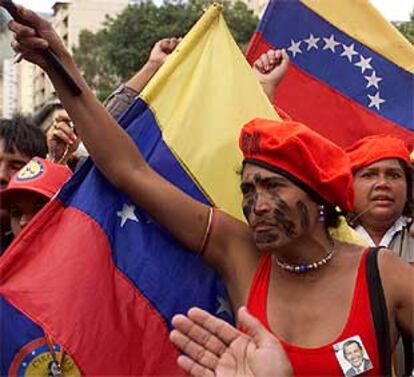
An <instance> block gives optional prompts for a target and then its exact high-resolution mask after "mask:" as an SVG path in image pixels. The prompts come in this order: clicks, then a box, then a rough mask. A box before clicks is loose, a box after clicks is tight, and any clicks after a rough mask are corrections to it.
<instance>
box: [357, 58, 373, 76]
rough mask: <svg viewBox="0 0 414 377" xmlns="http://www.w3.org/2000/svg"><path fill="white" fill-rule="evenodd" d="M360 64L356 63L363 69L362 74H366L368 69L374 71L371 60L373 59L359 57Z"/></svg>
mask: <svg viewBox="0 0 414 377" xmlns="http://www.w3.org/2000/svg"><path fill="white" fill-rule="evenodd" d="M359 59H360V60H359V62H358V63H355V65H356V66H357V67H360V68H361V73H364V72H365V71H366V70H367V69H372V66H371V63H370V62H371V60H372V58H367V59H365V58H364V57H363V56H362V55H359Z"/></svg>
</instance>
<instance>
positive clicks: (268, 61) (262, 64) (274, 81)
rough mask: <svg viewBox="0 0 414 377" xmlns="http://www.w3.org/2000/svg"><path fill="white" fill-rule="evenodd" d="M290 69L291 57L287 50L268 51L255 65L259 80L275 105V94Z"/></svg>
mask: <svg viewBox="0 0 414 377" xmlns="http://www.w3.org/2000/svg"><path fill="white" fill-rule="evenodd" d="M288 67H289V56H288V54H287V53H286V51H285V50H268V51H266V52H265V53H263V54H262V55H260V57H259V58H258V59H257V60H256V61H255V62H254V63H253V71H254V73H255V74H256V77H257V80H258V81H259V83H260V85H261V86H262V88H263V90H264V92H265V93H266V95H267V97H268V98H269V101H270V102H271V103H273V96H274V93H275V91H276V89H277V87H278V86H279V84H280V83H281V82H282V80H283V79H284V77H285V75H286V73H287V70H288Z"/></svg>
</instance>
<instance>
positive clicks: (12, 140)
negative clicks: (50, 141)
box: [0, 115, 47, 158]
mask: <svg viewBox="0 0 414 377" xmlns="http://www.w3.org/2000/svg"><path fill="white" fill-rule="evenodd" d="M0 139H2V140H3V141H4V150H5V151H6V152H7V153H14V152H16V151H17V152H19V153H21V154H24V155H26V156H27V157H30V158H32V157H35V156H37V157H43V158H44V157H46V154H47V144H46V136H45V134H44V133H43V132H42V131H41V130H40V129H39V128H38V127H36V126H35V125H34V124H33V122H32V120H31V118H29V117H23V116H21V115H16V116H15V117H14V118H13V119H4V118H1V119H0Z"/></svg>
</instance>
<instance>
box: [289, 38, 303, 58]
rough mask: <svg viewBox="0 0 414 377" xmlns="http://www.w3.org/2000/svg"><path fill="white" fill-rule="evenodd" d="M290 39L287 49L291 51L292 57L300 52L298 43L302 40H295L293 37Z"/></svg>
mask: <svg viewBox="0 0 414 377" xmlns="http://www.w3.org/2000/svg"><path fill="white" fill-rule="evenodd" d="M290 41H291V44H290V47H289V48H288V50H289V51H290V52H291V53H292V55H293V57H295V56H296V54H301V53H302V50H301V49H300V44H301V43H302V41H299V42H295V41H294V40H293V39H291V40H290Z"/></svg>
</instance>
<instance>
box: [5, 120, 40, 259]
mask: <svg viewBox="0 0 414 377" xmlns="http://www.w3.org/2000/svg"><path fill="white" fill-rule="evenodd" d="M46 153H47V146H46V138H45V135H44V134H43V132H42V131H41V130H40V129H38V128H36V127H35V126H34V125H32V124H31V123H30V121H29V120H28V119H27V118H23V117H21V116H16V117H15V118H13V119H0V189H3V188H5V187H6V186H7V185H8V183H9V181H10V179H11V177H12V176H13V174H15V173H16V172H17V171H18V170H19V169H21V168H22V167H23V166H24V165H25V164H27V163H28V162H29V161H30V159H31V158H32V157H35V156H39V157H45V156H46ZM12 240H13V234H12V232H11V231H10V218H9V214H8V212H7V211H6V210H4V209H1V208H0V255H1V253H2V252H3V251H4V250H5V249H6V248H7V246H8V245H9V244H10V242H11V241H12Z"/></svg>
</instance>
